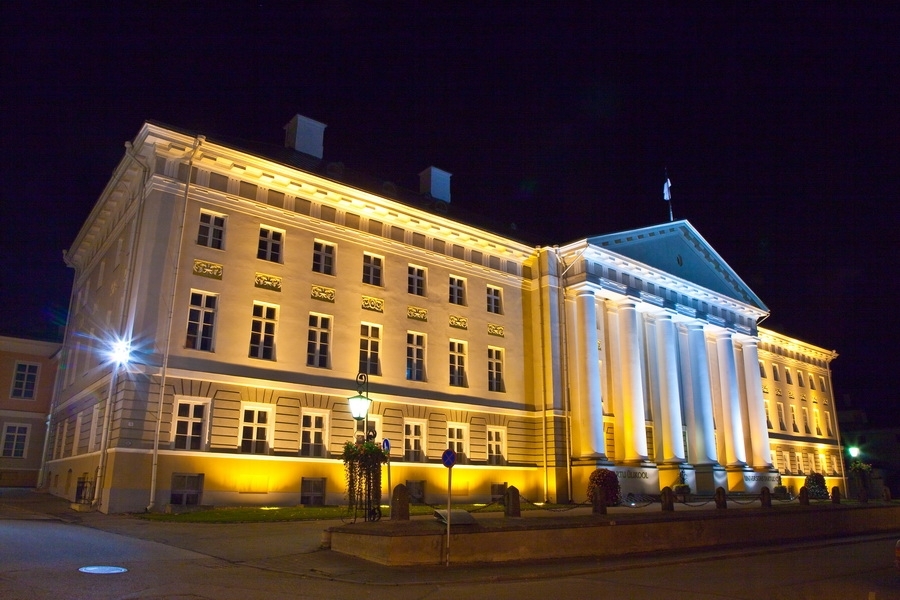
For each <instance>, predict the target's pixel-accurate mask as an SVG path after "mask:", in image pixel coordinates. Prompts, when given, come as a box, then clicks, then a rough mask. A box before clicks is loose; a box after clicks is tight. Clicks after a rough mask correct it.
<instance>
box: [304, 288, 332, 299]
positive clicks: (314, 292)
mask: <svg viewBox="0 0 900 600" xmlns="http://www.w3.org/2000/svg"><path fill="white" fill-rule="evenodd" d="M309 297H310V298H312V299H314V300H322V301H324V302H334V288H329V287H325V286H321V285H314V286H312V288H310V292H309Z"/></svg>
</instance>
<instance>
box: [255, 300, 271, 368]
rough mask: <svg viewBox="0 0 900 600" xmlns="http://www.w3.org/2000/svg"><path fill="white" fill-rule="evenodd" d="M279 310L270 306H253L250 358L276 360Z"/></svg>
mask: <svg viewBox="0 0 900 600" xmlns="http://www.w3.org/2000/svg"><path fill="white" fill-rule="evenodd" d="M277 314H278V309H277V308H276V307H275V306H271V305H269V304H260V303H254V304H253V319H252V320H251V322H250V358H262V359H265V360H275V323H276V317H277Z"/></svg>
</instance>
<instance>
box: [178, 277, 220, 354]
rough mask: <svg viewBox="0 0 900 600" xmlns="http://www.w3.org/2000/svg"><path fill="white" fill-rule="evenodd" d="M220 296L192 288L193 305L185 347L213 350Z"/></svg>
mask: <svg viewBox="0 0 900 600" xmlns="http://www.w3.org/2000/svg"><path fill="white" fill-rule="evenodd" d="M217 303H218V296H216V295H215V294H209V293H207V292H199V291H194V290H191V306H190V308H189V309H188V324H187V336H186V338H185V342H184V347H185V348H192V349H194V350H204V351H206V352H212V351H213V334H214V333H215V327H216V304H217Z"/></svg>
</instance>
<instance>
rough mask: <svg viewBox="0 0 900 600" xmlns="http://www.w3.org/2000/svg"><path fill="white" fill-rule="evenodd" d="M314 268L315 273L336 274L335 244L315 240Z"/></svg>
mask: <svg viewBox="0 0 900 600" xmlns="http://www.w3.org/2000/svg"><path fill="white" fill-rule="evenodd" d="M312 270H313V272H314V273H322V274H324V275H334V245H333V244H329V243H327V242H320V241H319V240H316V241H314V242H313V261H312Z"/></svg>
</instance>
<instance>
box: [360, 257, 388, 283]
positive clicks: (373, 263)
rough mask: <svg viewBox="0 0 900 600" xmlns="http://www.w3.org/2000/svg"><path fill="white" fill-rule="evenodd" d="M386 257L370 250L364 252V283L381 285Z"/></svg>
mask: <svg viewBox="0 0 900 600" xmlns="http://www.w3.org/2000/svg"><path fill="white" fill-rule="evenodd" d="M383 265H384V259H383V258H382V257H380V256H375V255H374V254H369V253H368V252H367V253H365V254H363V274H362V280H363V283H368V284H369V285H377V286H381V271H382V267H383Z"/></svg>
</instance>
